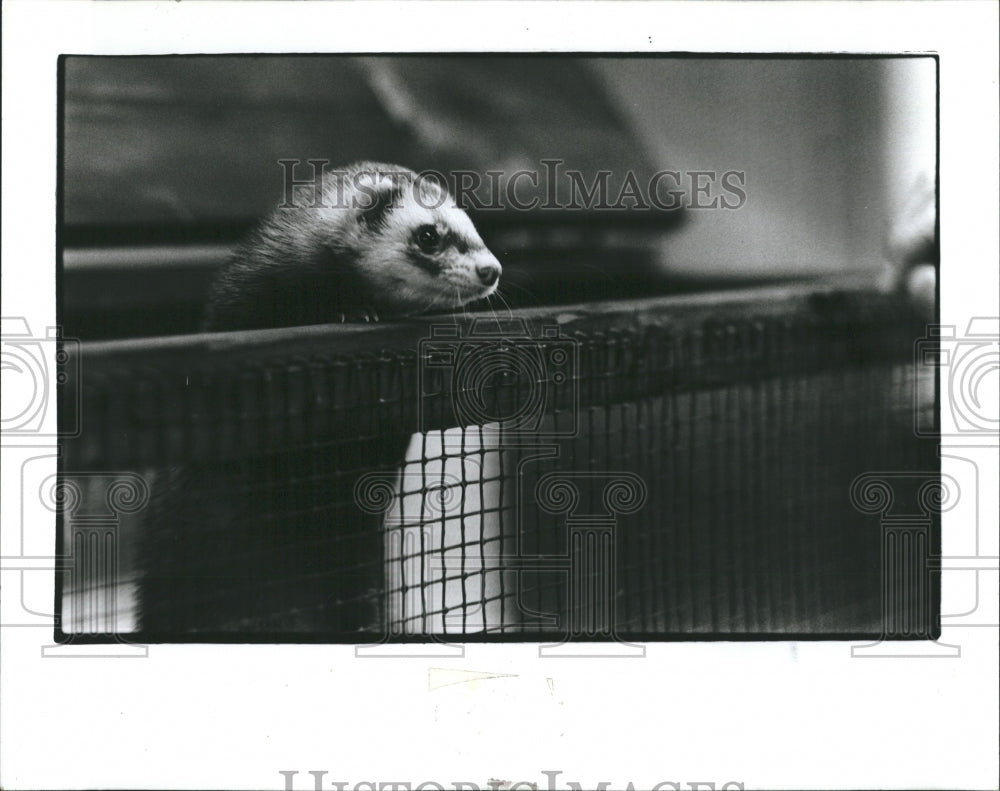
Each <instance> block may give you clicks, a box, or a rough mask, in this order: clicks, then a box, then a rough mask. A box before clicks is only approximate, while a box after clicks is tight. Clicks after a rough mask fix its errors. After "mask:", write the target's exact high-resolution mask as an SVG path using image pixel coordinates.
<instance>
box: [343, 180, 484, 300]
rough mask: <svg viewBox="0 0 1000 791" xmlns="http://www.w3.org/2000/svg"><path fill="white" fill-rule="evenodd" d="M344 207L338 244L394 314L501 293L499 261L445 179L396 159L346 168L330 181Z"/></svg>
mask: <svg viewBox="0 0 1000 791" xmlns="http://www.w3.org/2000/svg"><path fill="white" fill-rule="evenodd" d="M331 189H334V190H337V191H339V192H340V194H338V195H336V196H335V197H336V199H337V200H339V201H340V205H341V206H344V205H346V206H347V208H346V212H347V213H348V219H347V224H348V225H349V226H350V227H348V228H344V225H343V224H342V223H341V224H340V228H339V229H338V233H341V234H342V235H341V236H340V238H339V240H338V241H339V242H340V243H343V244H344V245H346V246H347V248H348V249H349V252H350V254H351V256H350V257H351V259H352V266H353V268H354V269H355V271H356V272H357V273H358V274H359V275H360V276H361V278H362V279H363V280H364V282H365V283H366V284H367V285H368V287H369V288H370V290H371V293H373V294H377V295H378V298H379V301H380V302H382V303H383V307H384V308H385V309H387V310H388V312H390V313H394V314H396V315H408V314H413V313H421V312H425V311H429V310H441V309H451V308H457V307H460V306H462V305H464V304H466V303H468V302H472V301H474V300H477V299H481V298H483V297H487V296H489V295H490V294H492V293H493V292H494V291H496V288H497V284H498V282H499V280H500V273H501V267H500V262H499V261H497V259H496V257H495V256H494V255H493V254H492V253H491V252H490V251H489V250H488V249H487V248H486V245H485V244H483V240H482V239H481V238H480V236H479V234H478V233H477V232H476V228H475V226H474V225H473V224H472V220H470V219H469V216H468V215H467V214H466V213H465V212H464V211H463V210H462V209H460V208H459V207H458V206H457V205H456V203H455V200H454V198H452V196H451V195H450V194H448V192H447V191H446V190H445V189H444V188H443V187H442V186H440V185H439V184H437V183H436V182H433V181H430V180H428V179H423V178H421V177H420V176H418V175H417V174H416V173H413V172H412V171H409V170H406V169H404V168H399V167H395V166H392V165H385V166H382V165H379V166H374V165H368V166H359V167H358V168H356V169H348V171H347V173H346V175H344V176H341V177H340V179H339V180H338V183H336V184H334V185H329V186H327V188H326V190H325V192H326V193H327V196H328V197H332V196H330V191H331Z"/></svg>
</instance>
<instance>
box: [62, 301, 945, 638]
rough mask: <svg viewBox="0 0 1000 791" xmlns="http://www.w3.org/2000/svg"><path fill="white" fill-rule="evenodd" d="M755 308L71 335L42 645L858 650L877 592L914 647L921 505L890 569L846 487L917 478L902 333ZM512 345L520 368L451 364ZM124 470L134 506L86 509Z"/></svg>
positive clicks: (931, 599) (877, 607)
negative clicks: (47, 639)
mask: <svg viewBox="0 0 1000 791" xmlns="http://www.w3.org/2000/svg"><path fill="white" fill-rule="evenodd" d="M780 296H781V298H780V299H775V298H774V295H773V294H769V295H766V296H758V295H752V294H751V295H749V296H743V297H740V298H739V299H731V300H730V301H729V302H723V303H721V304H720V303H719V302H718V301H712V300H707V301H704V300H702V301H700V300H698V299H690V298H689V299H686V300H679V301H678V300H671V299H662V300H653V301H650V302H649V303H648V304H647V305H646V306H644V308H643V309H641V310H635V309H633V308H623V309H620V310H600V309H595V308H594V307H593V306H588V307H587V308H586V309H581V310H580V311H578V312H577V313H576V314H575V317H574V318H572V319H571V320H566V315H571V314H572V311H568V312H567V311H563V312H562V314H563V315H562V323H561V324H559V325H558V330H557V332H555V333H554V334H552V333H551V332H550V330H551V327H552V326H553V324H552V319H553V316H552V315H551V314H550V313H546V312H544V311H536V312H535V313H534V314H531V313H530V312H528V313H526V317H523V328H526V330H524V333H525V334H523V335H518V334H517V333H514V334H513V336H511V335H509V334H507V332H508V329H509V328H507V329H505V328H499V329H496V330H495V331H493V332H492V333H487V334H486V335H476V326H473V325H471V324H470V323H469V321H468V320H466V319H458V318H454V319H449V321H451V322H452V323H453V324H454V327H455V331H456V332H455V334H454V335H448V336H447V338H446V339H445V340H444V341H443V342H442V341H441V339H440V338H439V337H436V336H435V335H434V332H433V327H432V325H431V322H430V321H427V322H423V323H419V324H417V325H414V326H408V327H397V328H393V327H390V326H388V325H387V326H384V327H375V328H372V330H371V331H367V332H358V331H351V330H348V329H346V328H342V327H333V328H310V329H308V330H301V331H292V332H289V331H278V332H269V333H262V334H258V335H252V334H251V335H250V336H243V337H241V338H239V339H236V338H228V339H226V340H225V341H221V340H219V339H218V338H211V337H210V336H197V337H194V338H189V339H172V340H157V341H146V342H135V343H106V344H83V346H82V348H81V351H80V352H79V353H80V366H79V369H80V371H81V375H80V379H79V381H71V382H69V383H68V384H67V386H66V388H65V389H64V391H63V392H64V393H66V394H69V395H73V394H78V397H79V398H80V403H81V414H82V415H83V417H84V420H83V431H82V432H81V433H80V434H79V436H77V437H74V438H71V439H67V440H66V441H65V443H64V454H63V459H62V462H61V464H62V467H61V475H62V482H63V483H64V484H68V483H71V482H73V481H74V480H76V479H79V478H81V477H86V479H87V484H86V485H84V486H82V487H79V488H80V490H81V492H82V494H81V496H80V497H77V498H76V499H75V500H74V501H73V502H72V503H67V504H66V507H65V508H63V510H62V512H61V524H62V527H61V535H60V541H61V543H62V546H63V552H64V554H67V553H66V550H72V551H71V552H69V553H68V554H70V555H72V559H71V561H70V562H69V563H68V568H69V571H68V573H67V574H66V575H64V576H63V577H62V578H61V579H62V582H61V591H60V598H59V604H60V605H61V609H62V615H63V621H62V623H63V627H62V629H63V631H64V633H65V634H64V637H66V636H68V637H70V638H71V639H91V638H92V639H95V640H102V639H105V640H106V639H108V637H109V635H113V634H116V633H119V634H120V633H124V634H132V635H138V636H141V637H143V638H144V639H148V640H151V641H154V640H166V641H171V640H181V641H183V640H188V639H223V640H226V639H237V638H238V639H250V640H261V641H270V640H283V639H292V640H310V639H323V640H331V641H346V642H367V641H371V640H393V639H397V640H408V639H415V640H424V639H431V638H432V637H435V636H440V635H447V636H449V637H451V638H456V639H476V638H482V639H518V640H548V639H584V640H613V639H619V638H621V639H627V638H643V639H658V638H660V639H675V638H678V637H680V638H684V637H698V636H737V637H738V636H753V635H788V634H801V635H805V636H817V637H823V636H831V635H841V634H857V635H871V636H876V637H878V636H884V635H885V633H886V630H887V618H888V616H887V613H888V611H889V608H890V602H889V601H888V599H887V597H890V598H891V599H892V602H893V603H894V604H893V605H892V606H895V607H897V609H898V608H899V607H902V610H903V611H905V612H904V613H903V618H902V620H901V621H898V622H897V621H893V624H895V626H894V627H893V628H895V629H896V631H895V632H894V633H893V634H894V635H896V636H904V637H908V636H926V635H928V634H930V633H932V632H933V630H934V629H935V627H936V623H937V601H938V594H937V591H936V587H935V581H934V580H933V579H931V577H930V576H929V572H926V571H925V570H924V569H925V566H926V563H925V562H924V561H925V560H926V557H927V556H928V555H929V554H933V553H934V552H935V551H936V547H937V545H938V543H939V535H938V531H939V525H938V522H937V519H936V517H935V516H934V515H931V516H930V517H928V518H927V519H926V520H925V522H922V523H921V524H923V525H924V527H923V532H922V533H920V534H919V535H920V536H922V538H919V541H920V542H922V543H920V545H919V547H916V548H909V549H907V550H906V551H907V552H909V553H911V554H907V555H906V557H905V558H904V562H903V566H904V567H905V574H904V573H903V572H900V574H902V576H900V577H899V579H896V578H895V577H894V578H893V579H891V580H888V581H887V580H886V572H885V568H886V561H885V547H886V544H885V540H886V539H885V531H884V529H883V524H882V522H883V521H884V520H881V519H880V518H879V515H878V514H875V515H873V514H872V513H869V512H865V511H863V510H862V509H859V508H858V507H856V503H853V502H852V500H851V487H852V483H853V482H854V481H855V480H856V479H857V478H858V476H861V475H863V474H865V473H871V472H880V471H893V472H897V473H898V472H903V473H905V474H906V475H908V476H910V477H911V478H912V479H913V480H914V481H918V482H919V481H933V480H934V479H935V476H936V475H937V469H938V468H937V445H936V442H935V441H934V440H933V438H926V437H918V436H917V435H916V434H915V433H914V431H913V425H914V416H913V410H914V398H913V394H914V392H915V388H916V387H917V384H918V382H917V378H918V377H921V376H924V377H926V376H928V375H929V374H928V373H927V372H921V371H920V370H919V369H918V368H917V367H915V366H914V364H913V348H914V343H915V342H916V340H917V339H918V337H919V331H920V328H919V327H917V326H916V325H915V324H914V322H913V321H912V317H910V316H909V314H908V313H907V312H906V310H905V308H904V306H901V305H900V304H898V303H897V302H896V301H895V300H893V299H892V298H890V297H885V296H881V295H876V294H870V293H866V292H849V293H840V292H835V293H834V292H830V293H827V292H825V291H823V290H816V289H802V290H799V291H788V292H786V293H783V294H782V295H780ZM544 327H549V328H550V329H549V330H545V329H544ZM415 328H416V329H418V331H419V332H421V334H420V335H419V336H417V337H419V338H420V343H415V342H414V337H415V336H414V330H415ZM547 331H548V332H550V334H549V335H548V336H546V335H545V332H547ZM424 339H429V340H428V343H431V344H433V343H437V344H438V345H439V346H440V345H441V344H442V343H443V346H444V347H446V348H450V349H451V351H452V352H454V355H453V356H452V357H450V358H448V359H449V360H450V362H448V361H447V360H446V361H445V362H444V363H441V364H432V363H430V362H428V361H429V360H432V357H433V351H434V349H433V348H430V347H428V346H427V345H426V344H424V343H423V341H424ZM512 344H513V346H517V345H518V344H520V346H519V347H518V348H520V349H521V351H522V352H523V353H524V354H527V355H528V356H529V357H531V356H532V355H535V356H536V358H537V360H536V362H539V361H540V364H538V365H535V367H533V368H532V367H530V366H529V367H528V369H527V370H500V371H494V372H493V373H492V374H490V373H489V372H486V373H482V374H481V375H479V376H478V378H477V377H472V378H468V377H466V379H464V380H463V377H462V376H461V371H459V372H457V373H456V367H460V366H461V364H468V365H474V363H471V362H469V361H470V360H477V359H478V360H483V359H486V358H488V357H489V356H490V355H491V354H492V355H501V356H502V355H503V354H505V353H506V354H507V355H508V357H509V355H510V354H511V349H512ZM415 347H417V348H415ZM553 350H563V351H564V352H567V353H569V354H570V355H571V357H570V360H569V362H566V361H565V360H564V359H563V360H562V362H561V363H560V365H551V364H549V363H550V355H551V354H552V353H553ZM463 355H465V356H464V357H463ZM561 359H562V358H561ZM480 367H482V366H480ZM71 370H72V369H71ZM557 374H558V376H557ZM470 399H471V400H470ZM470 404H471V406H470ZM526 404H529V405H531V408H530V409H528V408H527V407H525V405H526ZM477 410H478V411H477ZM470 415H471V416H472V417H475V418H476V419H475V420H470V419H469V417H470ZM510 415H515V417H516V419H506V420H505V419H504V416H510ZM122 470H130V471H137V473H135V474H137V475H138V477H139V478H141V480H142V481H143V484H144V485H145V486H146V487H147V489H148V502H147V503H146V504H145V505H144V506H143V507H142V508H139V509H138V510H135V511H134V512H130V513H121V514H118V515H116V516H115V515H113V516H107V502H108V498H107V496H106V489H107V486H108V485H109V484H108V482H109V481H112V480H114V479H115V475H116V474H118V471H122ZM908 485H909V484H908ZM914 485H916V484H914ZM911 488H912V487H911ZM609 492H610V494H609ZM897 494H898V496H899V500H900V502H902V501H904V500H907V501H909V500H913V496H914V493H913V492H911V491H909V489H906V490H905V491H900V492H898V493H897ZM102 509H103V511H102ZM98 512H100V513H105V515H106V518H105V522H106V524H105V526H104V527H103V528H101V529H102V530H103V531H104V532H103V533H100V535H102V536H104V537H103V538H102V539H101V542H100V543H101V544H102V546H103V547H104V550H103V554H100V556H99V558H98V560H95V559H94V552H93V551H90V552H88V551H87V550H86V548H85V547H86V541H87V540H90V541H93V540H96V539H86V540H85V539H84V538H83V537H82V536H84V534H87V535H95V534H94V533H93V530H92V529H91V528H90V527H88V525H90V524H92V522H93V514H94V513H98ZM88 519H90V520H91V522H88V521H87V520H88ZM88 530H90V533H87V531H88ZM918 532H919V531H918ZM914 540H917V539H914ZM913 552H915V553H916V554H912V553H913ZM88 558H89V559H88ZM893 586H895V587H893ZM108 589H113V590H114V591H115V594H116V595H115V596H114V597H111V600H112V601H113V602H114V604H113V605H108V604H107V596H106V593H107V590H108ZM890 589H891V590H890ZM102 591H103V592H104V595H105V599H100V598H99V597H100V595H101V592H102ZM101 602H104V603H101ZM109 606H113V607H114V608H116V609H115V611H114V612H109V611H108V610H109ZM894 612H895V611H894ZM896 627H898V628H896Z"/></svg>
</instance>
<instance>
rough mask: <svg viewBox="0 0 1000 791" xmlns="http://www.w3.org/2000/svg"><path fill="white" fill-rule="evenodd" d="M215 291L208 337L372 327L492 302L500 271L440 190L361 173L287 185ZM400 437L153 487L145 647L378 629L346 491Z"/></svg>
mask: <svg viewBox="0 0 1000 791" xmlns="http://www.w3.org/2000/svg"><path fill="white" fill-rule="evenodd" d="M289 203H290V205H282V206H279V207H278V208H277V209H275V210H274V211H273V212H272V213H271V214H270V215H269V216H268V217H267V218H265V219H264V220H263V221H262V222H261V224H260V225H259V226H258V227H257V228H256V229H255V230H254V231H253V232H252V233H251V234H250V235H249V236H248V238H247V239H246V240H245V241H244V242H243V243H242V244H240V245H239V246H238V247H237V248H236V249H235V251H234V253H233V256H232V258H231V260H230V261H229V262H228V263H227V264H226V265H224V266H223V268H222V269H221V271H220V272H219V273H218V275H217V277H216V278H215V280H214V282H213V283H212V285H211V287H210V289H209V293H208V299H207V304H206V307H205V312H204V320H203V329H205V330H207V331H213V332H215V331H229V330H248V329H262V328H270V327H287V326H296V325H305V324H316V323H331V322H358V321H379V320H386V319H390V320H391V319H393V318H398V317H404V316H410V315H414V314H418V313H424V312H427V311H433V310H442V309H454V308H458V307H460V306H463V305H465V304H467V303H469V302H472V301H475V300H478V299H481V298H484V297H486V296H488V295H490V294H492V293H493V292H494V291H495V290H496V288H497V284H498V281H499V278H500V274H501V266H500V263H499V262H498V261H497V259H496V258H495V257H494V255H493V254H492V253H491V252H490V251H489V250H488V249H487V247H486V245H485V244H484V243H483V240H482V239H481V238H480V236H479V234H478V233H477V231H476V229H475V227H474V226H473V224H472V221H471V220H470V219H469V217H468V215H467V214H466V213H465V212H464V211H463V210H462V209H460V208H459V207H458V206H457V205H456V204H455V201H454V199H453V198H452V197H451V196H450V194H448V192H447V191H446V190H445V189H444V188H443V187H442V186H441V185H439V184H437V183H435V182H431V181H428V180H421V179H420V178H419V177H418V176H417V174H416V173H414V172H413V171H411V170H408V169H406V168H403V167H399V166H395V165H387V164H381V163H368V162H365V163H360V164H356V165H352V166H350V167H347V168H344V169H342V170H338V171H332V172H327V173H324V174H323V175H322V177H321V178H319V179H317V182H316V185H315V188H314V189H313V188H310V187H309V186H302V185H299V186H297V187H296V190H295V193H294V194H293V196H292V201H290V202H289ZM409 439H410V436H409V434H405V435H404V434H399V435H393V436H384V437H382V436H380V437H377V438H375V439H359V438H356V437H355V438H345V439H343V440H342V441H338V442H331V443H326V444H323V445H320V446H310V447H304V448H303V447H295V448H288V449H282V450H266V451H263V452H260V453H258V454H255V455H252V456H248V457H246V458H242V459H238V460H233V461H229V462H225V463H197V464H190V465H187V466H185V467H184V468H183V469H179V470H177V469H175V470H170V471H168V472H167V473H165V474H164V475H162V476H161V478H160V480H159V484H160V487H159V488H160V494H159V495H158V496H157V495H156V494H155V493H154V503H153V505H152V509H153V514H152V518H151V523H150V525H149V530H148V532H147V536H148V537H147V538H146V540H145V544H144V548H143V551H142V563H141V565H142V583H141V594H140V598H141V607H140V629H139V634H140V635H142V636H144V637H145V638H147V639H149V640H150V641H160V640H163V641H171V640H176V639H182V640H183V639H212V636H213V635H223V636H225V635H232V636H234V637H241V638H242V637H246V638H247V639H251V640H252V639H257V640H260V639H263V640H268V639H271V640H273V639H281V640H287V639H293V640H294V639H296V637H297V636H300V635H301V636H307V637H309V638H311V639H323V638H324V637H330V639H349V638H345V635H348V636H349V635H352V634H358V633H360V632H366V631H368V632H370V631H379V630H381V627H382V624H381V623H380V619H381V617H382V616H381V612H380V601H379V598H380V590H381V588H382V587H383V585H384V570H383V569H382V566H381V564H382V548H383V541H384V538H383V535H382V525H381V520H378V522H377V523H373V521H372V520H373V517H371V516H370V515H365V514H364V513H362V511H361V510H360V508H359V507H358V506H357V505H356V504H355V502H354V499H353V491H354V484H355V482H356V481H357V479H358V478H359V476H360V475H362V474H364V473H365V472H368V471H372V470H379V469H382V470H386V471H393V470H395V469H398V467H399V466H400V465H401V464H402V462H403V456H404V453H405V449H406V446H407V444H408V442H409Z"/></svg>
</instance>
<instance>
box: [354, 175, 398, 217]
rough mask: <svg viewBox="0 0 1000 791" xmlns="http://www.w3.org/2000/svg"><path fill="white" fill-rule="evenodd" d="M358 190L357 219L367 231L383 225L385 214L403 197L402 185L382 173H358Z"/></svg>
mask: <svg viewBox="0 0 1000 791" xmlns="http://www.w3.org/2000/svg"><path fill="white" fill-rule="evenodd" d="M355 186H356V187H357V189H358V196H357V204H358V209H359V212H360V213H359V214H358V219H359V221H360V222H361V223H362V224H363V225H365V226H367V227H368V228H369V229H372V228H376V227H377V226H379V225H384V224H385V218H386V214H387V213H388V212H389V210H390V209H391V208H392V207H393V206H394V205H395V204H396V203H398V202H399V200H400V198H401V197H402V196H403V189H404V187H403V185H402V184H401V183H400V182H399V181H397V180H395V179H393V178H390V177H389V176H388V175H385V174H382V173H360V174H358V178H357V181H356V182H355Z"/></svg>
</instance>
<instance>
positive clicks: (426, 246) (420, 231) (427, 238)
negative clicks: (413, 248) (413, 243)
mask: <svg viewBox="0 0 1000 791" xmlns="http://www.w3.org/2000/svg"><path fill="white" fill-rule="evenodd" d="M440 242H441V237H440V235H439V234H438V232H437V228H435V227H434V226H433V225H421V226H420V227H419V228H417V244H418V245H419V246H420V249H421V250H423V251H424V252H425V253H433V252H434V251H435V250H437V249H438V245H439V244H440Z"/></svg>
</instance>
